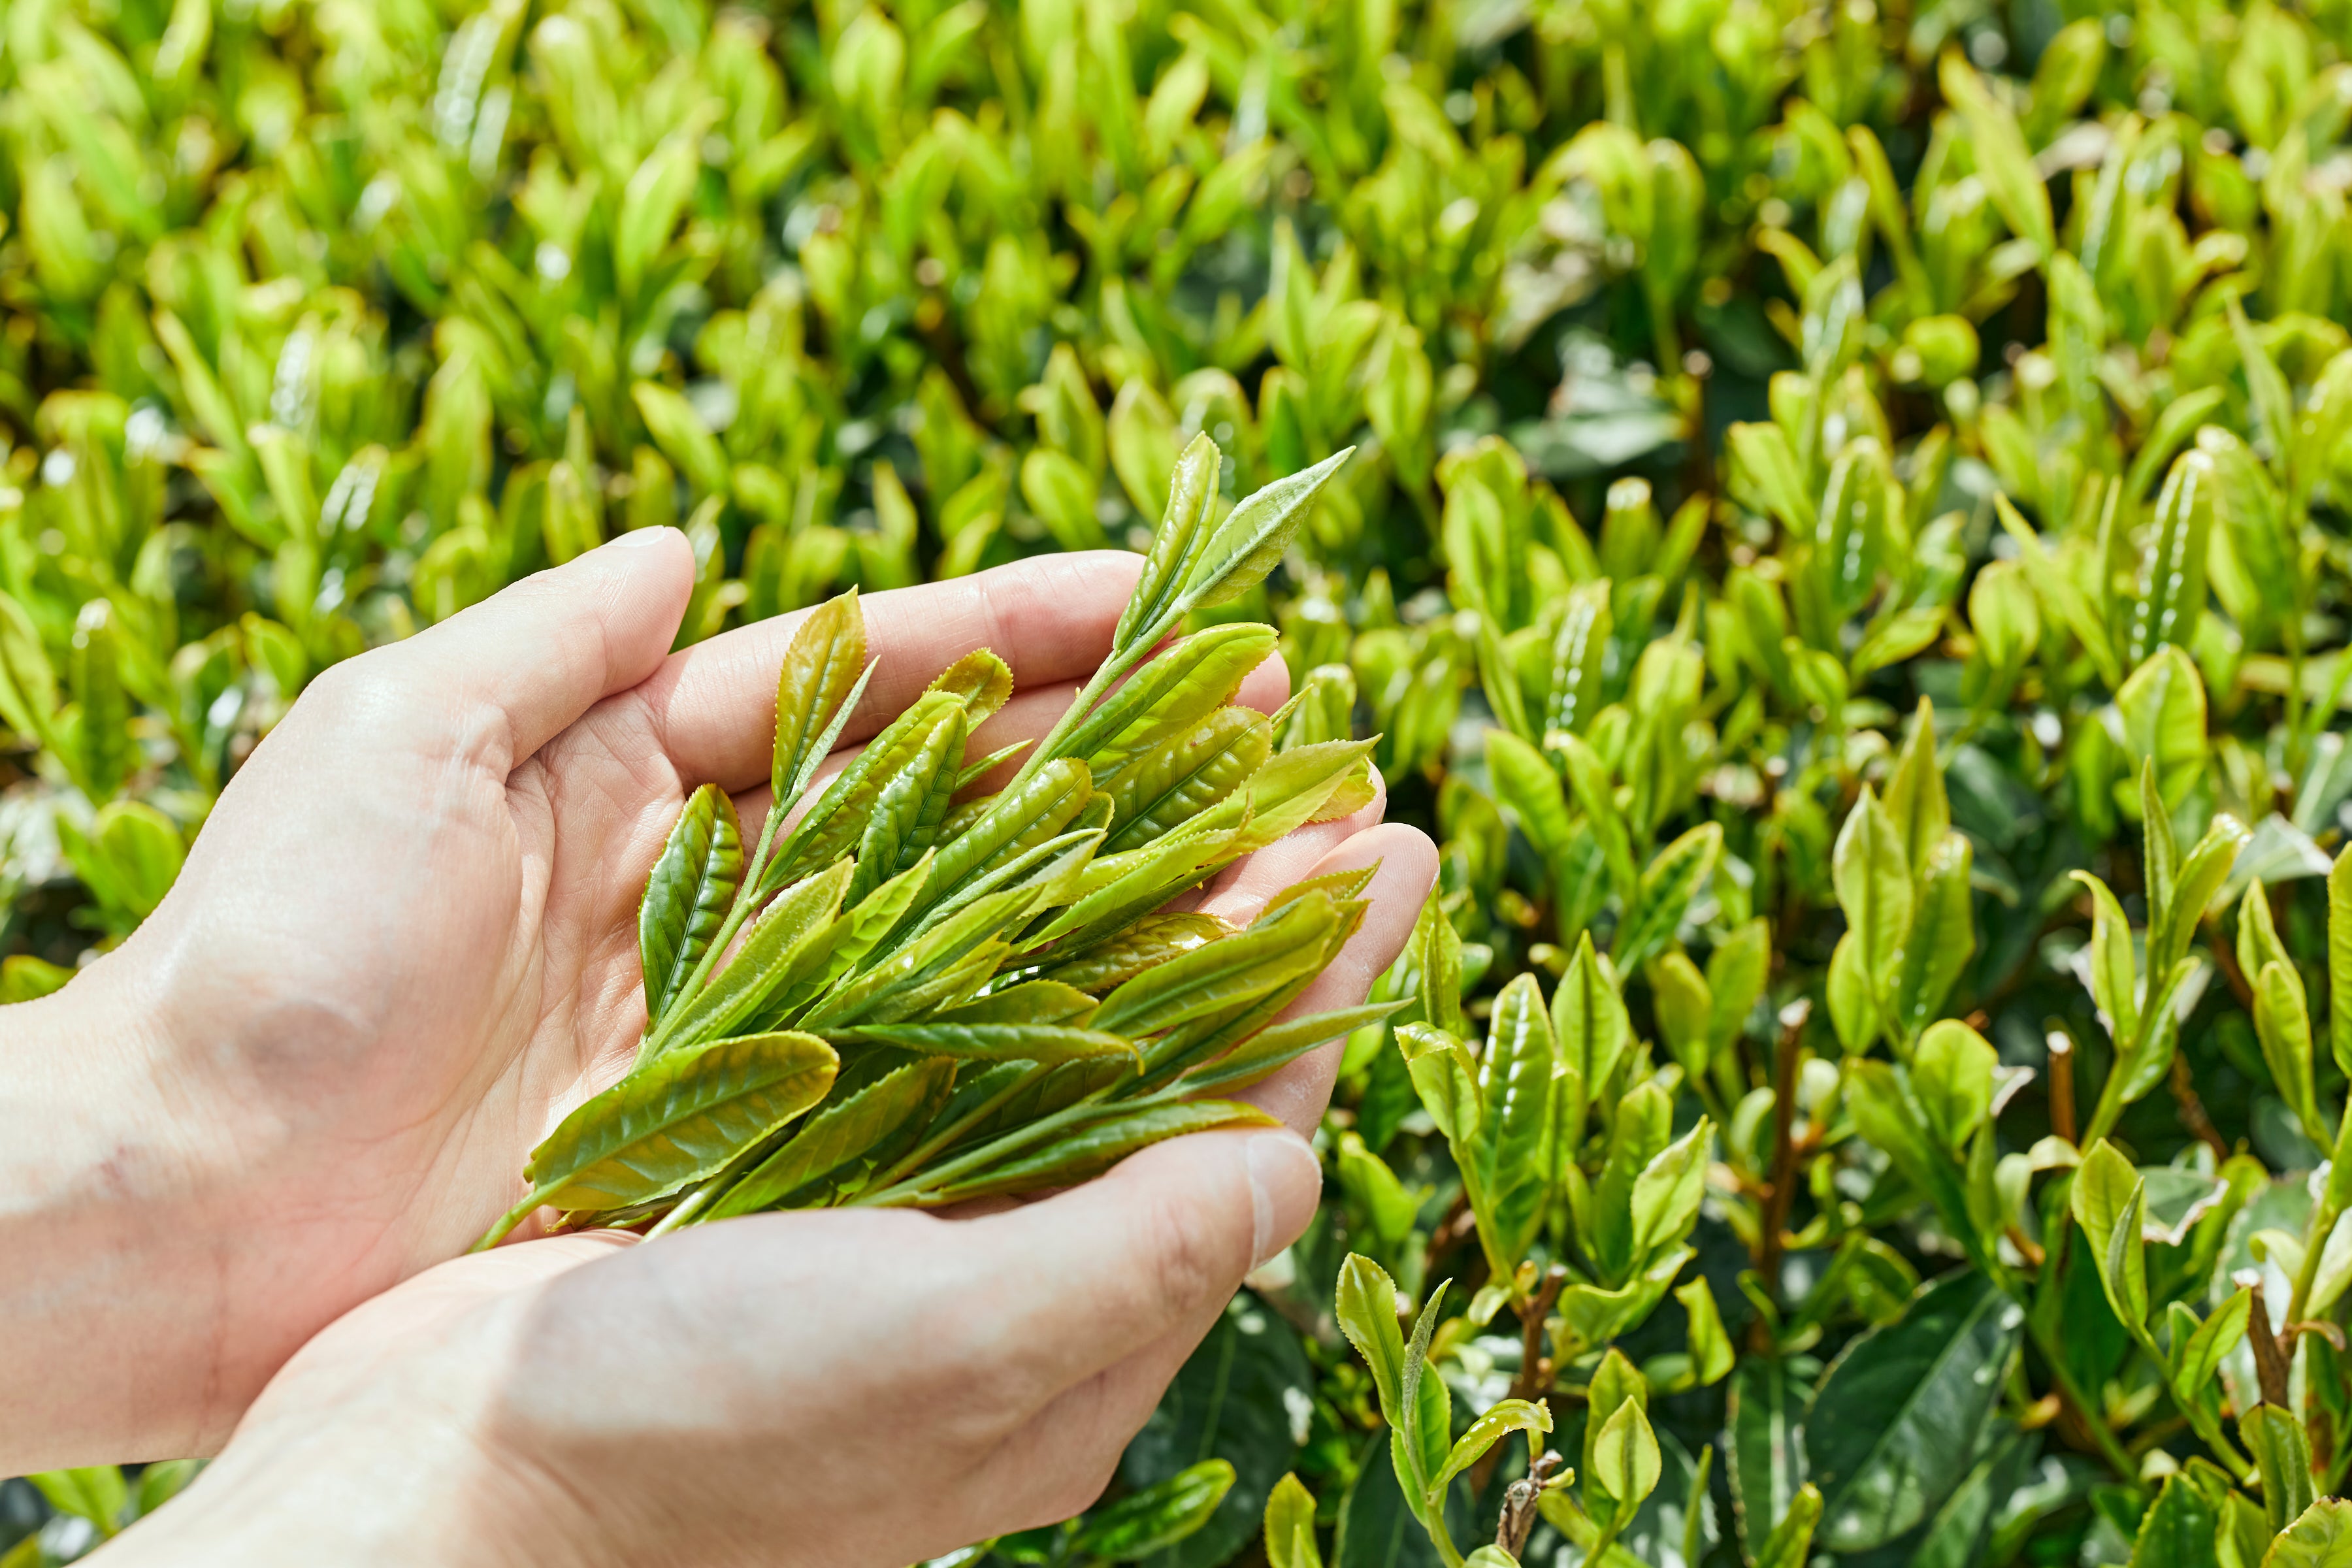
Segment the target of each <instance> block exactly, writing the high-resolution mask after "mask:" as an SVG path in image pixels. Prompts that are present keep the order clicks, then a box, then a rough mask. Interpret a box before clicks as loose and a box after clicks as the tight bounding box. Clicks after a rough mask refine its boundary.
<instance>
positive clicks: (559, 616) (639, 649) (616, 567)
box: [383, 528, 695, 772]
mask: <svg viewBox="0 0 2352 1568" xmlns="http://www.w3.org/2000/svg"><path fill="white" fill-rule="evenodd" d="M694 572H695V564H694V547H693V546H692V545H691V544H689V543H688V542H687V538H686V535H685V534H683V533H681V532H679V531H677V529H674V528H648V529H640V530H637V531H634V532H629V533H624V534H622V535H621V536H620V537H619V538H617V539H614V540H613V541H611V542H609V543H606V544H603V545H600V546H598V547H597V548H596V549H594V550H592V551H589V552H587V553H586V554H584V555H581V556H578V557H576V558H574V559H573V560H571V561H569V562H566V563H564V564H562V565H561V566H557V567H553V568H551V569H550V570H548V571H545V572H540V573H536V574H532V575H531V576H529V577H526V578H524V579H523V580H522V581H520V582H519V583H515V584H510V585H509V586H508V587H506V588H504V589H501V590H500V591H499V592H498V593H496V594H493V595H490V596H489V597H488V598H487V599H485V600H483V601H482V602H481V603H480V604H478V605H473V606H471V607H470V608H467V609H465V610H461V611H459V612H458V613H457V615H455V616H451V617H450V618H449V619H447V620H446V621H443V622H442V623H441V624H440V625H438V626H432V627H429V628H427V629H426V630H425V631H422V632H419V633H418V634H417V635H416V636H415V637H410V638H409V639H408V640H406V641H405V642H401V643H395V644H394V645H392V646H391V647H389V648H386V649H384V650H383V653H384V654H385V655H388V656H389V657H388V658H386V659H385V664H386V666H387V667H388V668H385V669H384V670H383V673H384V674H386V675H389V676H390V677H392V679H393V680H394V682H395V683H397V684H398V685H400V686H401V687H403V688H406V689H411V690H415V691H424V692H434V693H439V694H442V695H443V697H444V699H445V700H444V701H443V702H441V703H437V704H436V705H435V706H434V707H433V708H432V709H430V710H428V711H430V712H431V713H432V715H433V717H432V718H431V719H430V720H429V722H431V723H433V724H434V725H435V726H436V728H444V727H446V728H448V729H453V730H454V731H456V733H457V735H458V736H459V737H461V738H462V739H463V740H464V741H465V742H467V746H468V748H469V749H470V750H473V751H474V752H475V754H476V755H477V756H478V760H480V761H481V762H482V763H485V765H488V766H490V767H493V768H496V769H498V770H499V771H501V772H504V771H509V770H511V769H512V768H513V767H514V766H515V764H516V763H520V762H521V761H522V760H523V759H524V758H526V757H528V756H530V754H531V753H532V752H536V751H538V750H539V749H540V747H541V746H543V745H545V744H546V743H547V742H549V741H551V740H552V739H554V738H555V736H556V735H557V734H558V733H560V732H561V731H562V730H563V729H564V728H565V727H566V726H568V725H570V724H571V723H572V721H574V720H576V719H578V718H579V717H580V716H581V715H582V714H583V713H585V712H586V711H587V710H589V709H590V708H591V707H592V706H593V705H594V704H595V703H596V702H598V701H599V700H602V699H604V698H606V697H610V696H612V695H613V694H614V692H616V691H625V690H627V689H629V688H630V687H632V686H635V685H636V684H637V683H638V682H639V681H641V680H643V679H646V677H647V676H649V675H651V674H653V672H654V671H655V670H656V669H658V668H660V667H661V662H662V660H663V659H664V658H667V657H668V655H669V647H670V644H671V643H672V642H673V641H674V640H676V638H677V627H678V622H679V620H680V618H681V617H682V616H684V615H685V614H686V605H687V600H688V597H689V596H690V595H692V593H693V591H694ZM405 711H410V712H415V711H417V710H416V709H415V708H409V709H406V710H405Z"/></svg>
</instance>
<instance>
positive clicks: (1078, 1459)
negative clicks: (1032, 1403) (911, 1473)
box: [966, 1301, 1225, 1534]
mask: <svg viewBox="0 0 2352 1568" xmlns="http://www.w3.org/2000/svg"><path fill="white" fill-rule="evenodd" d="M1223 1310H1225V1302H1223V1301H1216V1302H1212V1303H1209V1304H1207V1305H1205V1306H1203V1307H1202V1309H1201V1310H1199V1311H1197V1312H1195V1313H1193V1314H1192V1316H1191V1317H1189V1318H1188V1319H1186V1320H1185V1321H1183V1322H1181V1323H1180V1324H1178V1325H1177V1326H1176V1327H1174V1328H1172V1329H1171V1330H1169V1331H1167V1332H1166V1333H1164V1334H1162V1335H1160V1337H1159V1338H1158V1339H1156V1340H1154V1341H1152V1342H1150V1344H1148V1345H1145V1346H1144V1347H1142V1348H1141V1349H1140V1350H1138V1351H1135V1352H1132V1353H1130V1354H1129V1355H1128V1356H1127V1357H1125V1358H1124V1359H1123V1360H1121V1361H1119V1362H1118V1363H1114V1364H1113V1365H1111V1366H1108V1367H1106V1368H1104V1369H1103V1370H1102V1371H1101V1372H1098V1373H1096V1374H1095V1375H1094V1376H1092V1377H1089V1378H1087V1379H1086V1380H1085V1381H1083V1382H1081V1383H1079V1384H1076V1385H1075V1386H1073V1387H1070V1388H1067V1389H1065V1390H1063V1391H1062V1392H1061V1393H1060V1394H1056V1395H1055V1397H1054V1398H1053V1399H1052V1401H1051V1402H1049V1403H1048V1404H1047V1405H1046V1406H1045V1408H1044V1409H1043V1410H1041V1411H1039V1412H1037V1414H1036V1415H1034V1416H1032V1417H1030V1418H1029V1420H1028V1421H1027V1422H1025V1423H1024V1424H1023V1426H1022V1427H1021V1429H1020V1430H1019V1431H1017V1432H1016V1433H1014V1434H1013V1436H1011V1437H1009V1438H1007V1439H1006V1440H1005V1441H1004V1442H1003V1444H1002V1445H1001V1446H999V1447H997V1449H996V1450H995V1451H994V1452H993V1453H992V1454H991V1455H990V1458H989V1463H988V1464H987V1465H986V1466H985V1467H984V1468H982V1471H981V1472H979V1473H978V1474H977V1475H975V1476H974V1477H973V1478H972V1479H971V1484H970V1485H968V1486H967V1488H966V1490H968V1491H969V1492H970V1493H971V1495H972V1496H973V1497H975V1498H978V1499H981V1500H982V1512H980V1513H979V1514H978V1516H977V1517H979V1518H980V1519H982V1521H984V1522H983V1529H984V1530H985V1531H986V1532H987V1533H992V1534H1003V1533H1006V1532H1009V1531H1015V1530H1026V1529H1031V1528H1034V1527H1035V1526H1037V1525H1041V1524H1052V1523H1054V1522H1055V1521H1059V1520H1064V1519H1068V1518H1071V1517H1073V1516H1074V1515H1076V1514H1078V1513H1082V1512H1084V1511H1085V1510H1087V1509H1088V1508H1091V1507H1092V1506H1093V1505H1094V1503H1095V1501H1096V1500H1097V1499H1098V1498H1099V1497H1100V1496H1101V1495H1102V1491H1103V1489H1104V1488H1105V1487H1106V1486H1107V1485H1108V1483H1109V1480H1110V1479H1111V1476H1112V1473H1113V1472H1114V1470H1115V1469H1116V1468H1117V1467H1118V1460H1119V1456H1120V1455H1121V1454H1122V1453H1123V1452H1124V1451H1125V1450H1126V1448H1127V1446H1128V1444H1129V1442H1130V1441H1132V1440H1133V1438H1134V1436H1135V1435H1136V1433H1138V1432H1139V1431H1140V1430H1142V1428H1143V1425H1144V1423H1145V1422H1146V1421H1148V1420H1150V1417H1151V1413H1152V1411H1153V1410H1154V1409H1156V1408H1157V1407H1158V1405H1159V1404H1160V1399H1161V1398H1162V1397H1163V1396H1164V1395H1165V1394H1167V1392H1168V1385H1169V1384H1171V1383H1173V1382H1174V1381H1175V1379H1176V1374H1177V1373H1178V1372H1179V1371H1181V1369H1182V1367H1183V1365H1184V1363H1185V1361H1186V1360H1187V1358H1189V1357H1190V1356H1191V1355H1192V1352H1194V1351H1196V1350H1198V1349H1200V1348H1201V1342H1202V1340H1204V1339H1206V1338H1207V1337H1208V1333H1209V1331H1210V1329H1211V1328H1212V1327H1213V1326H1214V1325H1215V1323H1216V1321H1217V1318H1218V1315H1219V1314H1220V1313H1222V1312H1223ZM976 1533H977V1532H976Z"/></svg>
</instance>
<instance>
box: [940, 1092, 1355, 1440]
mask: <svg viewBox="0 0 2352 1568" xmlns="http://www.w3.org/2000/svg"><path fill="white" fill-rule="evenodd" d="M1322 1188H1323V1176H1322V1172H1321V1170H1320V1168H1319V1167H1318V1165H1317V1163H1316V1161H1315V1156H1314V1154H1313V1152H1311V1151H1309V1150H1308V1148H1307V1145H1306V1144H1305V1143H1304V1142H1301V1141H1300V1140H1298V1139H1297V1138H1296V1137H1293V1136H1292V1135H1291V1134H1290V1133H1288V1132H1286V1131H1228V1132H1209V1133H1200V1134H1196V1135H1194V1136H1192V1137H1189V1138H1178V1139H1173V1140H1171V1141H1170V1142H1165V1143H1160V1144H1156V1145H1154V1146H1153V1147H1151V1148H1150V1149H1147V1150H1145V1151H1143V1152H1141V1153H1139V1154H1136V1155H1134V1156H1132V1157H1131V1158H1129V1159H1128V1160H1126V1161H1124V1162H1123V1163H1120V1164H1119V1165H1118V1166H1117V1167H1116V1168H1115V1169H1113V1170H1112V1171H1111V1172H1110V1173H1108V1174H1107V1175H1105V1176H1103V1177H1101V1178H1099V1179H1098V1180H1096V1181H1093V1182H1089V1183H1087V1184H1085V1185H1083V1186H1079V1187H1075V1188H1072V1189H1071V1190H1070V1191H1068V1192H1066V1193H1060V1194H1055V1196H1053V1197H1050V1198H1047V1199H1045V1200H1044V1201H1043V1202H1040V1203H1034V1204H1030V1205H1025V1206H1024V1207H1022V1208H1020V1209H1017V1210H1014V1211H1013V1212H1011V1213H1007V1214H1001V1215H991V1216H989V1217H988V1218H985V1219H976V1220H972V1221H971V1222H969V1223H968V1224H962V1225H958V1226H953V1227H952V1234H954V1235H955V1236H956V1237H958V1239H959V1242H960V1244H961V1246H962V1247H966V1248H968V1249H969V1251H968V1252H967V1254H966V1256H967V1258H968V1259H969V1268H970V1272H971V1276H972V1278H973V1283H972V1284H971V1289H972V1290H973V1291H976V1292H978V1293H980V1294H981V1295H982V1296H983V1297H996V1298H1000V1300H997V1301H995V1302H986V1303H983V1304H982V1306H981V1308H980V1310H975V1311H973V1312H972V1313H971V1314H969V1315H968V1321H971V1322H972V1323H974V1324H975V1325H982V1324H985V1325H989V1327H988V1329H987V1331H986V1332H987V1333H988V1335H989V1336H990V1337H991V1338H992V1340H993V1342H990V1343H984V1344H980V1345H976V1346H974V1347H972V1352H973V1360H974V1363H975V1364H979V1365H984V1366H985V1365H995V1366H1001V1367H1003V1369H1004V1371H1005V1373H1006V1376H1007V1378H1008V1388H1007V1394H1008V1397H1011V1398H1013V1399H1017V1400H1020V1401H1022V1402H1023V1403H1024V1405H1025V1406H1026V1407H1028V1408H1033V1409H1034V1408H1040V1407H1042V1406H1043V1405H1045V1403H1046V1402H1047V1401H1049V1400H1050V1399H1052V1398H1054V1397H1055V1396H1056V1395H1058V1394H1060V1393H1061V1392H1062V1391H1063V1390H1065V1389H1067V1388H1069V1387H1071V1386H1073V1385H1074V1384H1077V1383H1080V1382H1082V1381H1083V1380H1085V1379H1087V1378H1089V1377H1092V1376H1093V1375H1094V1374H1095V1373H1098V1372H1100V1371H1102V1370H1103V1369H1104V1368H1105V1367H1107V1366H1109V1365H1112V1364H1113V1363H1117V1362H1118V1361H1121V1360H1123V1359H1125V1358H1126V1357H1128V1356H1129V1355H1131V1354H1133V1353H1134V1352H1136V1351H1138V1350H1139V1349H1141V1348H1142V1347H1144V1346H1146V1345H1149V1344H1150V1343H1152V1342H1154V1341H1156V1340H1158V1339H1160V1337H1162V1336H1163V1335H1165V1334H1167V1333H1169V1332H1170V1331H1172V1330H1174V1329H1176V1328H1178V1327H1180V1326H1181V1325H1182V1324H1185V1323H1188V1322H1190V1321H1192V1320H1193V1319H1195V1318H1196V1317H1198V1316H1199V1315H1200V1314H1201V1313H1202V1311H1203V1310H1208V1311H1213V1310H1215V1309H1216V1308H1217V1307H1219V1306H1222V1305H1223V1303H1224V1302H1225V1300H1227V1299H1228V1298H1230V1297H1231V1296H1232V1295H1233V1293H1234V1289H1236V1288H1237V1287H1238V1286H1239V1285H1240V1283H1241V1280H1242V1276H1244V1274H1247V1273H1248V1272H1249V1271H1250V1270H1251V1269H1252V1268H1255V1267H1256V1266H1257V1265H1258V1264H1259V1263H1261V1262H1264V1261H1265V1259H1266V1258H1271V1257H1273V1256H1274V1255H1275V1254H1276V1253H1277V1252H1279V1251H1281V1250H1282V1248H1284V1247H1287V1246H1288V1245H1289V1244H1290V1243H1291V1242H1292V1241H1293V1240H1295V1239H1297V1237H1298V1234H1299V1233H1300V1232H1301V1231H1303V1230H1305V1229H1306V1228H1307V1221H1308V1220H1309V1219H1310V1218H1312V1217H1313V1216H1314V1213H1315V1205H1316V1204H1317V1202H1318V1200H1319V1199H1320V1197H1321V1195H1322ZM1006 1258H1020V1259H1021V1260H1022V1266H1021V1268H1018V1269H1017V1270H1010V1271H1008V1270H1007V1269H1005V1268H1004V1266H1003V1260H1004V1259H1006ZM1041 1279H1051V1280H1053V1281H1055V1289H1051V1290H1039V1289H1037V1288H1036V1281H1038V1280H1041ZM991 1309H993V1310H991Z"/></svg>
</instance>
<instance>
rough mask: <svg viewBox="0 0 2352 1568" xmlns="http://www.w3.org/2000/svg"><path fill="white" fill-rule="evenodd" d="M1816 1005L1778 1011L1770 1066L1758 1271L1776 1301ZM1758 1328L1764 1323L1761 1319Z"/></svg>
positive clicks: (1792, 1197) (1802, 1001)
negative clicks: (1800, 1081)
mask: <svg viewBox="0 0 2352 1568" xmlns="http://www.w3.org/2000/svg"><path fill="white" fill-rule="evenodd" d="M1811 1014H1812V1005H1811V1003H1810V1002H1808V1001H1806V1000H1805V999H1804V998H1803V997H1799V998H1798V999H1797V1000H1796V1001H1794V1002H1791V1003H1790V1004H1789V1005H1787V1006H1786V1007H1783V1008H1781V1009H1780V1044H1779V1048H1778V1050H1777V1051H1776V1052H1775V1055H1774V1061H1773V1068H1772V1095H1773V1100H1772V1185H1771V1190H1770V1191H1769V1193H1768V1194H1766V1196H1765V1200H1764V1219H1763V1226H1762V1230H1761V1233H1760V1234H1759V1236H1758V1237H1757V1238H1756V1273H1757V1277H1758V1278H1759V1279H1761V1280H1762V1281H1763V1282H1764V1289H1766V1290H1768V1291H1769V1292H1770V1293H1771V1295H1772V1297H1773V1299H1774V1300H1778V1299H1779V1298H1780V1250H1781V1246H1782V1242H1783V1239H1784V1238H1783V1235H1782V1233H1783V1231H1784V1230H1785V1229H1786V1227H1787V1226H1788V1223H1789V1208H1790V1205H1791V1204H1793V1203H1794V1202H1795V1201H1796V1195H1797V1194H1796V1187H1797V1144H1796V1139H1795V1138H1794V1136H1793V1135H1792V1134H1793V1132H1794V1129H1795V1125H1796V1119H1797V1050H1798V1046H1799V1044H1800V1042H1801V1040H1802V1038H1803V1037H1804V1033H1805V1020H1806V1019H1807V1018H1808V1017H1810V1016H1811ZM1757 1321H1758V1324H1759V1327H1760V1326H1761V1325H1762V1321H1763V1320H1761V1319H1760V1318H1759V1320H1757Z"/></svg>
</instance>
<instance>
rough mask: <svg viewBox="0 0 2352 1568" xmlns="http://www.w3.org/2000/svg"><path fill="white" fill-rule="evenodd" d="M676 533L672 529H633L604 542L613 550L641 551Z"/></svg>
mask: <svg viewBox="0 0 2352 1568" xmlns="http://www.w3.org/2000/svg"><path fill="white" fill-rule="evenodd" d="M676 532H677V530H676V529H674V528H633V529H631V530H629V531H628V532H626V533H623V534H618V535H615V536H614V538H611V539H608V540H606V541H605V543H606V544H607V545H609V546H610V547H611V548H613V549H614V550H643V549H645V548H646V547H647V546H648V545H654V544H659V543H660V542H662V541H663V540H664V539H665V538H667V536H668V535H670V534H673V533H676Z"/></svg>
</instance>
